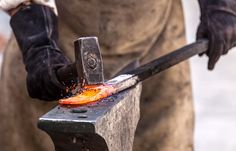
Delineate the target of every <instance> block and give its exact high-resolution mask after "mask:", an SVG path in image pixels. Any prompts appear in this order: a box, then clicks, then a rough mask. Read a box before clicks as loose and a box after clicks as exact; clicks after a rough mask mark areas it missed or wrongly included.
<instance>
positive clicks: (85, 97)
mask: <svg viewBox="0 0 236 151" xmlns="http://www.w3.org/2000/svg"><path fill="white" fill-rule="evenodd" d="M114 92H115V88H114V87H112V86H111V85H90V86H85V87H84V88H83V90H82V91H81V93H78V94H77V95H75V96H72V97H70V98H66V99H61V100H59V103H60V104H62V105H83V104H88V103H91V102H96V101H99V100H101V99H103V98H106V97H108V96H110V95H112V94H113V93H114Z"/></svg>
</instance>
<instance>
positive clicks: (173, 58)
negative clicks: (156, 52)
mask: <svg viewBox="0 0 236 151" xmlns="http://www.w3.org/2000/svg"><path fill="white" fill-rule="evenodd" d="M207 49H208V41H207V40H200V41H197V42H195V43H192V44H190V45H187V46H185V47H182V48H180V49H178V50H175V51H173V52H171V53H169V54H167V55H164V56H162V57H160V58H158V59H155V60H153V61H151V62H149V63H147V64H144V65H143V66H141V67H138V68H136V69H134V70H132V71H129V72H126V73H125V74H121V75H119V76H117V77H115V78H113V79H111V80H109V81H107V82H106V83H105V84H107V85H112V86H113V87H114V88H115V90H116V92H120V91H123V90H125V89H128V88H130V87H132V86H134V85H136V84H137V83H139V82H141V81H143V80H145V79H147V78H149V77H151V76H154V75H156V74H158V73H160V72H162V71H164V70H166V69H168V68H170V67H172V66H174V65H176V64H178V63H180V62H182V61H184V60H187V59H189V58H190V57H192V56H195V55H197V54H200V53H203V52H205V51H206V50H207Z"/></svg>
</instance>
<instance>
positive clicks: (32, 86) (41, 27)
mask: <svg viewBox="0 0 236 151" xmlns="http://www.w3.org/2000/svg"><path fill="white" fill-rule="evenodd" d="M10 24H11V27H12V29H13V32H14V34H15V36H16V39H17V42H18V44H19V47H20V49H21V51H22V54H23V61H24V64H25V67H26V71H27V89H28V93H29V95H30V96H31V97H32V98H38V99H41V100H48V101H51V100H56V99H59V98H62V97H64V96H66V95H68V93H67V89H68V87H70V86H72V85H73V84H75V83H76V81H74V82H73V81H71V82H70V83H67V85H64V84H63V83H61V82H60V81H59V80H58V79H57V75H56V70H57V69H59V68H60V67H62V66H64V65H67V64H70V61H69V60H68V59H67V58H66V57H65V56H64V55H63V54H62V52H61V51H60V49H59V47H58V29H57V17H56V15H55V14H54V13H53V11H52V10H51V9H50V8H49V7H46V6H42V5H37V4H32V5H28V6H25V7H23V8H21V10H19V11H18V12H17V13H16V14H15V15H14V16H12V18H11V21H10Z"/></svg>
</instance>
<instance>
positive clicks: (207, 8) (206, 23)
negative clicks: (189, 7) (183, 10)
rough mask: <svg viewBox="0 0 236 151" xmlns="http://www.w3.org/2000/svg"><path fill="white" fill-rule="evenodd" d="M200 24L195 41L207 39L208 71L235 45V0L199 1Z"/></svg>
mask: <svg viewBox="0 0 236 151" xmlns="http://www.w3.org/2000/svg"><path fill="white" fill-rule="evenodd" d="M199 3H200V8H201V23H200V25H199V27H198V31H197V39H202V38H207V39H209V49H208V51H207V52H206V55H207V56H208V57H209V61H208V69H209V70H213V69H214V66H215V64H216V62H217V61H218V60H219V58H220V56H221V55H224V54H227V53H228V51H229V49H231V48H232V47H234V46H235V45H236V0H199Z"/></svg>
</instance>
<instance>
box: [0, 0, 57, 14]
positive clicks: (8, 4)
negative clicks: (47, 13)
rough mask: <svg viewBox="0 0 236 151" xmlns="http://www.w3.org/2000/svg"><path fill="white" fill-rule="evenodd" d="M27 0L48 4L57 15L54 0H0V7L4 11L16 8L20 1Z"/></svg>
mask: <svg viewBox="0 0 236 151" xmlns="http://www.w3.org/2000/svg"><path fill="white" fill-rule="evenodd" d="M29 1H31V2H33V3H36V4H40V5H44V6H48V7H50V8H52V9H53V11H54V13H55V14H56V15H57V8H56V4H55V0H0V8H1V9H3V10H5V11H8V10H10V9H13V8H16V7H17V6H19V5H20V4H21V3H24V2H29Z"/></svg>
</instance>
